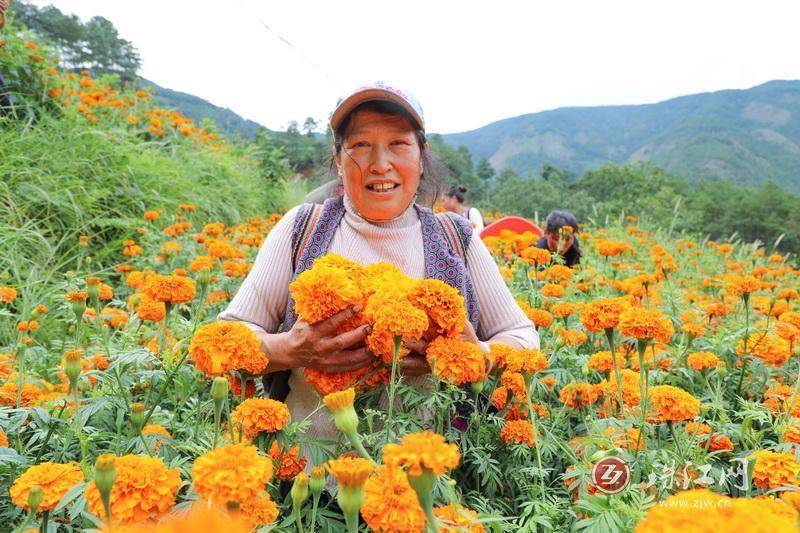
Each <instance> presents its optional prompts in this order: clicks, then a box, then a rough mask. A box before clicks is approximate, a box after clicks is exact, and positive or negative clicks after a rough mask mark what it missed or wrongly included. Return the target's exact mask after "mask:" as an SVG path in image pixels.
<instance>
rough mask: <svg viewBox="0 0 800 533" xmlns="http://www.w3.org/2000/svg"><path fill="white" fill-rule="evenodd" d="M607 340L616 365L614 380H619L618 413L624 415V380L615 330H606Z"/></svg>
mask: <svg viewBox="0 0 800 533" xmlns="http://www.w3.org/2000/svg"><path fill="white" fill-rule="evenodd" d="M605 332H606V340H607V341H608V348H609V349H610V350H611V364H612V365H614V378H615V379H616V380H617V413H618V414H620V415H621V414H622V410H623V407H624V405H623V403H622V378H621V377H620V374H619V366H618V365H617V350H616V346H615V345H614V328H606V329H605Z"/></svg>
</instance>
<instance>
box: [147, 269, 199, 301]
mask: <svg viewBox="0 0 800 533" xmlns="http://www.w3.org/2000/svg"><path fill="white" fill-rule="evenodd" d="M145 293H146V294H147V296H148V297H149V298H150V299H151V300H156V301H158V302H165V303H167V302H169V303H171V304H181V303H186V302H190V301H192V299H193V298H194V297H195V294H197V289H196V287H195V282H194V280H193V279H191V278H186V277H183V276H162V275H160V274H153V276H152V277H151V278H149V279H148V280H147V287H146V288H145Z"/></svg>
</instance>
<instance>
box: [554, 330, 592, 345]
mask: <svg viewBox="0 0 800 533" xmlns="http://www.w3.org/2000/svg"><path fill="white" fill-rule="evenodd" d="M558 336H559V337H561V339H562V340H563V341H564V342H565V343H566V344H569V345H570V346H580V345H581V344H583V343H584V342H586V341H587V340H588V337H587V336H586V333H584V332H582V331H579V330H576V329H562V330H559V332H558Z"/></svg>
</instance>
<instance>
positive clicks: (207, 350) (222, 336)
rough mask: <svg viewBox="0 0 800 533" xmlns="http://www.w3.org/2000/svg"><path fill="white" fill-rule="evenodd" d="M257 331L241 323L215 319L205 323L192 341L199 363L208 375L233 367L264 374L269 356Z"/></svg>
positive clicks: (214, 374)
mask: <svg viewBox="0 0 800 533" xmlns="http://www.w3.org/2000/svg"><path fill="white" fill-rule="evenodd" d="M260 346H261V343H260V342H259V340H258V338H257V337H256V335H255V333H253V331H252V330H251V329H250V328H248V327H247V326H245V325H244V324H242V323H241V322H212V323H210V324H206V325H204V326H201V327H200V328H199V329H198V330H197V333H195V335H194V337H192V340H191V342H190V343H189V355H191V357H192V360H193V361H194V364H195V366H196V367H197V368H198V369H199V370H200V371H202V372H205V373H206V375H208V376H217V375H220V374H222V373H224V372H229V371H231V370H245V371H247V372H249V373H250V374H259V373H261V372H262V371H263V370H264V369H265V368H266V367H267V364H269V359H267V357H266V356H265V355H264V353H263V352H262V351H261V348H260Z"/></svg>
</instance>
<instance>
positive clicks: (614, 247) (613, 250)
mask: <svg viewBox="0 0 800 533" xmlns="http://www.w3.org/2000/svg"><path fill="white" fill-rule="evenodd" d="M595 246H596V248H597V253H599V254H600V255H602V256H603V257H613V256H616V255H620V254H621V253H624V252H632V251H633V248H631V247H630V245H628V243H625V242H620V241H611V240H607V239H603V240H601V241H597V244H596V245H595Z"/></svg>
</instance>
